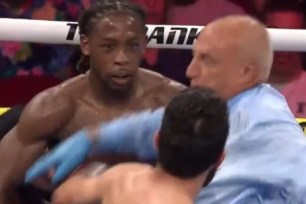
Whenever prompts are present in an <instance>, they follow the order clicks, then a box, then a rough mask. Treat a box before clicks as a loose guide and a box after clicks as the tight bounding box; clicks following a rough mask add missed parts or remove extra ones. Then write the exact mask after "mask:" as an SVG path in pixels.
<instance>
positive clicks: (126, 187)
mask: <svg viewBox="0 0 306 204" xmlns="http://www.w3.org/2000/svg"><path fill="white" fill-rule="evenodd" d="M196 179H197V180H198V181H200V182H195V180H193V181H180V179H178V178H174V177H172V176H170V175H168V174H167V173H165V172H163V171H162V170H161V169H157V168H155V167H152V166H150V165H144V164H137V163H127V164H120V165H116V166H114V167H113V168H111V169H109V170H107V171H106V172H105V173H103V174H102V175H100V176H94V177H87V176H83V175H76V176H73V177H72V178H71V179H69V180H68V181H66V182H64V183H63V184H62V185H61V186H60V187H59V188H58V189H57V190H56V191H55V193H54V194H53V197H52V204H102V203H103V204H122V203H126V204H143V203H146V204H192V203H193V197H194V196H195V195H194V194H195V193H194V192H196V190H195V189H196V188H199V186H200V185H199V184H201V182H202V181H203V178H200V177H199V178H196ZM178 182H181V183H178ZM188 182H189V183H188ZM190 183H192V187H190V186H191V185H190V186H188V184H190ZM180 184H181V185H180ZM182 184H185V185H182Z"/></svg>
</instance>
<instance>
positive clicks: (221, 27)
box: [187, 16, 273, 98]
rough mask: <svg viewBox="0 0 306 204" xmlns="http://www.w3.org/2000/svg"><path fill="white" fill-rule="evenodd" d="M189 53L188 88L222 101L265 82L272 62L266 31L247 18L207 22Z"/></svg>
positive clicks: (230, 18)
mask: <svg viewBox="0 0 306 204" xmlns="http://www.w3.org/2000/svg"><path fill="white" fill-rule="evenodd" d="M193 52H194V58H193V60H192V62H191V64H190V66H189V67H188V70H187V76H188V77H189V78H190V79H191V85H194V86H204V87H209V88H212V89H214V90H216V91H217V92H219V94H221V96H224V97H225V98H231V97H232V96H234V95H236V94H238V93H239V92H241V91H243V90H245V89H248V88H250V87H252V86H254V85H257V84H259V83H262V82H266V81H267V79H268V77H269V73H270V69H271V66H272V61H273V51H272V48H271V44H270V39H269V35H268V32H267V30H266V27H265V26H264V25H263V24H262V23H260V22H259V21H257V20H256V19H254V18H252V17H249V16H228V17H225V18H220V19H217V20H215V21H213V22H211V23H210V24H208V25H207V26H206V27H205V28H204V29H203V31H202V32H201V34H200V36H199V37H198V40H197V41H196V42H195V44H194V48H193ZM200 67H201V69H200ZM212 67H213V69H212Z"/></svg>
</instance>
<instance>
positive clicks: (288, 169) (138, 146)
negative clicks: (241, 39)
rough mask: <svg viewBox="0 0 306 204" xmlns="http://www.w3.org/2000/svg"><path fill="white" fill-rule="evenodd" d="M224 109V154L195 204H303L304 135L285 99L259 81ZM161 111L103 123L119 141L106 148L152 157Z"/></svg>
mask: <svg viewBox="0 0 306 204" xmlns="http://www.w3.org/2000/svg"><path fill="white" fill-rule="evenodd" d="M305 94H306V93H305ZM228 107H229V112H230V115H229V117H230V133H229V137H228V141H227V143H226V148H225V154H226V157H225V160H224V162H223V163H222V165H221V166H220V168H219V169H218V171H217V173H216V175H215V177H214V179H213V181H212V182H211V183H210V184H209V185H208V186H207V187H205V188H203V189H202V190H201V192H200V194H199V196H198V199H197V204H212V203H214V204H238V203H239V204H284V203H286V204H301V203H305V204H306V139H305V137H304V133H303V131H302V129H301V128H300V126H299V124H298V123H297V122H296V120H295V118H294V116H293V115H292V113H291V112H290V110H289V108H288V106H287V103H286V100H285V98H284V97H283V96H282V95H281V94H280V93H278V92H277V91H276V90H275V89H273V88H272V87H270V85H267V84H262V85H259V86H257V87H255V88H253V89H250V90H247V91H245V92H243V93H241V94H239V95H238V96H236V97H234V98H232V99H231V100H230V101H229V102H228ZM163 111H164V109H162V108H161V109H158V110H157V111H155V112H150V111H148V112H143V113H140V114H135V115H132V116H130V117H127V118H121V119H119V120H116V121H114V122H112V123H110V124H108V125H106V126H103V128H102V129H103V130H102V135H103V138H104V139H105V140H107V138H108V137H109V138H111V137H117V136H118V138H121V139H122V140H120V141H116V142H118V144H116V142H115V143H114V141H112V142H113V144H111V145H109V147H110V149H109V151H110V152H117V153H124V152H129V153H134V154H137V155H138V156H139V157H140V158H142V159H145V160H146V159H154V158H156V151H155V149H154V147H153V135H154V133H155V132H156V131H157V130H158V129H159V128H160V125H161V119H162V116H163ZM102 135H101V136H102ZM102 140H103V139H102ZM105 140H104V142H105ZM119 143H120V144H119ZM105 144H107V142H106V143H104V145H103V146H104V148H105Z"/></svg>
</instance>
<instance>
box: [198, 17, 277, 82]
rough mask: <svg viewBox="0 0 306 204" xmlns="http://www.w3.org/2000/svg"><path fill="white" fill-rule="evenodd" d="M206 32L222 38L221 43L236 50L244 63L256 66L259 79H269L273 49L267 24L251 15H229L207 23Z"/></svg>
mask: <svg viewBox="0 0 306 204" xmlns="http://www.w3.org/2000/svg"><path fill="white" fill-rule="evenodd" d="M205 32H207V33H210V34H212V33H213V34H214V35H215V36H216V37H219V38H220V39H222V41H220V43H222V44H223V46H227V47H228V48H229V49H231V50H232V51H234V52H235V55H236V57H237V59H239V60H241V62H242V63H246V64H251V65H252V66H254V68H256V69H257V70H258V79H259V80H261V81H263V80H264V81H265V80H267V79H268V77H269V73H270V69H271V66H272V61H273V50H272V47H271V43H270V38H269V34H268V32H267V30H266V27H265V25H263V24H262V23H260V22H259V21H258V20H256V19H254V18H252V17H250V16H227V17H225V18H221V19H218V20H215V21H213V22H212V23H210V24H209V25H207V27H206V28H205ZM200 37H201V36H200Z"/></svg>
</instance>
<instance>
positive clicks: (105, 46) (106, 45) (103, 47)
mask: <svg viewBox="0 0 306 204" xmlns="http://www.w3.org/2000/svg"><path fill="white" fill-rule="evenodd" d="M100 47H101V48H102V49H103V50H110V49H112V48H113V46H112V45H110V44H103V45H100Z"/></svg>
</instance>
